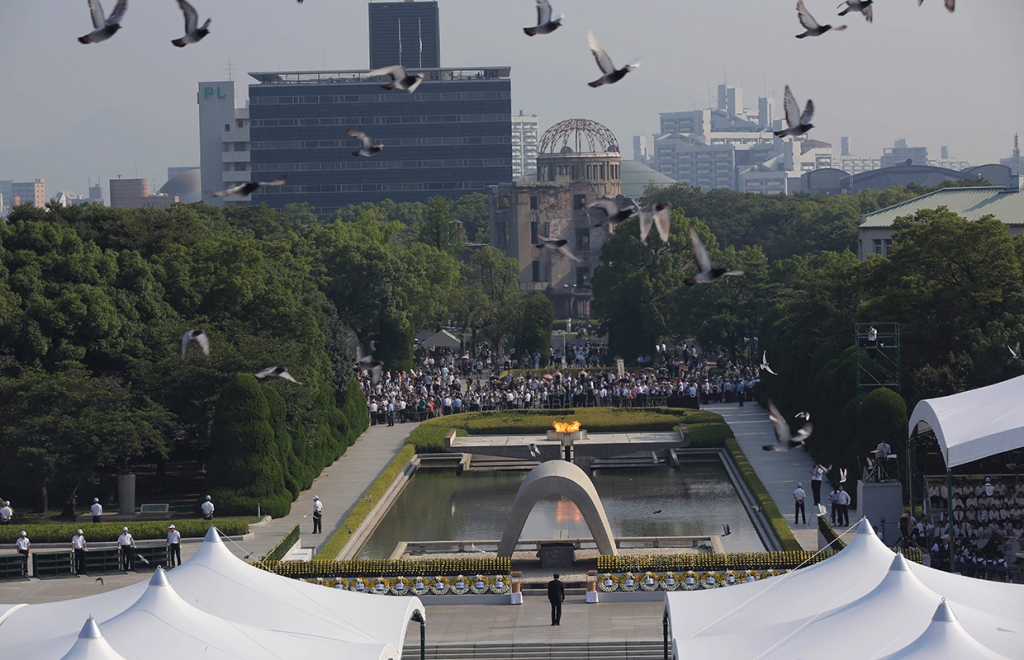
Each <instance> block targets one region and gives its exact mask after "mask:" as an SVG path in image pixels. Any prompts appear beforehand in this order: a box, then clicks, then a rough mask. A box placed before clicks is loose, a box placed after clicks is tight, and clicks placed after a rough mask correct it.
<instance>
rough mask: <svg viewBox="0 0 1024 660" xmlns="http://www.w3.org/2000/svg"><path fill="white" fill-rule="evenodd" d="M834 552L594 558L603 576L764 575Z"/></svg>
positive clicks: (915, 554) (917, 555)
mask: <svg viewBox="0 0 1024 660" xmlns="http://www.w3.org/2000/svg"><path fill="white" fill-rule="evenodd" d="M836 552H837V551H834V550H826V551H824V552H811V551H807V550H800V551H795V550H788V551H783V552H727V553H706V554H695V553H679V554H658V555H655V554H636V555H618V556H612V555H601V556H599V557H598V558H597V570H599V571H602V572H606V573H624V572H626V571H632V572H640V573H642V572H644V571H662V572H664V571H696V572H699V573H702V572H705V571H730V570H731V571H746V570H756V571H764V570H766V569H775V570H791V569H794V568H797V567H799V566H810V565H811V564H816V563H818V562H820V561H824V560H826V559H828V558H829V557H831V556H832V555H834V554H835V553H836ZM904 556H905V557H906V558H907V560H908V561H916V562H918V563H920V562H921V550H920V549H919V548H917V549H911V550H905V551H904Z"/></svg>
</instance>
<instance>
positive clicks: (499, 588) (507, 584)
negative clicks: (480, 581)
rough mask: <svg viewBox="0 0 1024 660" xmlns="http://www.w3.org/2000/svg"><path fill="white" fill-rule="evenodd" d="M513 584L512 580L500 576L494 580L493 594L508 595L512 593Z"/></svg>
mask: <svg viewBox="0 0 1024 660" xmlns="http://www.w3.org/2000/svg"><path fill="white" fill-rule="evenodd" d="M511 583H512V580H511V578H509V577H507V576H505V575H499V576H497V577H495V578H494V581H493V582H491V593H492V594H498V595H502V594H507V593H508V592H510V591H512V584H511Z"/></svg>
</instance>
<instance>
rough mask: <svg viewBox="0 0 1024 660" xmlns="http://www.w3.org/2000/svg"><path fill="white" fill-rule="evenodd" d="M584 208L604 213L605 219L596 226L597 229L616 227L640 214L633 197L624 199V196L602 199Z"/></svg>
mask: <svg viewBox="0 0 1024 660" xmlns="http://www.w3.org/2000/svg"><path fill="white" fill-rule="evenodd" d="M584 207H585V208H587V209H598V210H599V211H601V212H603V213H604V215H605V219H604V220H603V221H601V222H598V223H597V224H595V225H594V226H595V227H602V226H604V225H609V226H611V227H615V226H618V225H620V224H622V223H623V222H625V221H626V220H628V219H629V218H632V217H633V216H634V215H636V214H637V213H639V212H640V207H639V206H637V203H636V202H635V201H633V199H632V198H631V197H623V196H622V195H619V196H618V197H616V198H615V199H612V198H611V197H601V198H600V199H595V200H594V201H592V202H590V203H589V204H585V205H584Z"/></svg>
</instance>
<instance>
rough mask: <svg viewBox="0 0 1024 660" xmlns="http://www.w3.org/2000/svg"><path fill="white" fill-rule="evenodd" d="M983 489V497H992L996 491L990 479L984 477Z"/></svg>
mask: <svg viewBox="0 0 1024 660" xmlns="http://www.w3.org/2000/svg"><path fill="white" fill-rule="evenodd" d="M982 488H983V489H984V491H985V497H992V495H993V494H994V493H995V492H996V487H995V486H993V485H992V479H990V478H989V477H985V485H984V486H982Z"/></svg>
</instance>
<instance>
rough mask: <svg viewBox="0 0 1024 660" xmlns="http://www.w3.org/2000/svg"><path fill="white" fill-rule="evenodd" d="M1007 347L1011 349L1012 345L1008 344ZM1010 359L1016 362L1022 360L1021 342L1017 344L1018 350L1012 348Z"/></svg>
mask: <svg viewBox="0 0 1024 660" xmlns="http://www.w3.org/2000/svg"><path fill="white" fill-rule="evenodd" d="M1006 347H1007V348H1010V345H1009V344H1007V345H1006ZM1010 357H1011V358H1012V359H1014V360H1019V359H1020V342H1017V348H1016V349H1013V348H1010Z"/></svg>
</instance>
